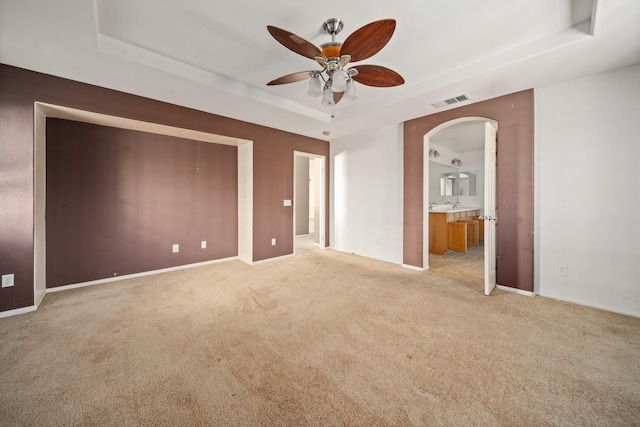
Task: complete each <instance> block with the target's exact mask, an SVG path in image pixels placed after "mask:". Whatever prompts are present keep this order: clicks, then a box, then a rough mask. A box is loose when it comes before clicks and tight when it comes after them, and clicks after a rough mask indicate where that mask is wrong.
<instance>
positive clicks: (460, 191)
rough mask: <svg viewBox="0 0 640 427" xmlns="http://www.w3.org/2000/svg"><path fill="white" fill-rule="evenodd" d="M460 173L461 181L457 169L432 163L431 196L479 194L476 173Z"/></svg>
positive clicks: (430, 172)
mask: <svg viewBox="0 0 640 427" xmlns="http://www.w3.org/2000/svg"><path fill="white" fill-rule="evenodd" d="M459 173H460V179H458V171H456V168H454V167H452V166H447V165H443V164H441V163H436V162H433V161H430V162H429V181H430V183H431V184H430V185H429V187H431V188H430V193H431V195H432V196H434V195H438V196H456V195H459V196H475V195H476V194H477V190H476V173H475V172H469V171H464V170H462V171H460V172H459ZM436 186H437V190H436ZM432 190H436V191H432ZM432 193H436V194H432Z"/></svg>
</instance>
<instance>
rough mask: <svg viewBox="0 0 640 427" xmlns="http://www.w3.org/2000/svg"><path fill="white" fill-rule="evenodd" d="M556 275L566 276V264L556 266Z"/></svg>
mask: <svg viewBox="0 0 640 427" xmlns="http://www.w3.org/2000/svg"><path fill="white" fill-rule="evenodd" d="M558 275H559V276H566V275H567V266H566V265H561V266H559V267H558Z"/></svg>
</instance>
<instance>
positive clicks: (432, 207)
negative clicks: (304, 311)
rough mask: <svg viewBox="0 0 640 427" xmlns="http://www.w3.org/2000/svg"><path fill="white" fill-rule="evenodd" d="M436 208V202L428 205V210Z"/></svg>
mask: <svg viewBox="0 0 640 427" xmlns="http://www.w3.org/2000/svg"><path fill="white" fill-rule="evenodd" d="M437 207H438V204H437V203H436V202H431V203H429V209H435V208H437Z"/></svg>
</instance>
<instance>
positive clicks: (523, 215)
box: [403, 90, 534, 291]
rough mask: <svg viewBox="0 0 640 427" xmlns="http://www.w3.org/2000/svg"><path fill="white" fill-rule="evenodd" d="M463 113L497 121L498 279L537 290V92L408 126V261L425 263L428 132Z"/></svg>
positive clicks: (405, 244)
mask: <svg viewBox="0 0 640 427" xmlns="http://www.w3.org/2000/svg"><path fill="white" fill-rule="evenodd" d="M462 117H485V118H489V119H493V120H496V121H497V122H498V168H497V193H498V232H497V241H498V242H497V243H498V272H497V282H498V284H500V285H504V286H509V287H512V288H517V289H522V290H526V291H533V137H534V134H533V130H534V97H533V90H526V91H523V92H518V93H514V94H511V95H506V96H502V97H499V98H494V99H491V100H488V101H484V102H478V103H475V104H470V105H467V106H464V107H459V108H455V109H453V110H448V111H443V112H441V113H437V114H432V115H429V116H425V117H420V118H417V119H414V120H410V121H407V122H405V124H404V228H403V229H404V241H403V262H404V264H408V265H413V266H416V267H422V266H423V265H422V259H423V242H422V213H423V212H422V207H423V204H422V203H423V188H422V187H423V171H424V165H423V151H424V135H426V134H427V133H429V131H431V130H432V129H434V128H435V127H436V126H439V125H441V124H442V123H445V122H448V121H450V120H454V119H458V118H462Z"/></svg>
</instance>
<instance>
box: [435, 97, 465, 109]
mask: <svg viewBox="0 0 640 427" xmlns="http://www.w3.org/2000/svg"><path fill="white" fill-rule="evenodd" d="M468 100H469V95H464V94H463V95H458V96H454V97H453V98H449V99H445V100H444V101H438V102H434V103H433V104H431V105H433V106H434V107H436V108H442V107H446V106H448V105H453V104H457V103H458V102H462V101H468Z"/></svg>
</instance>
